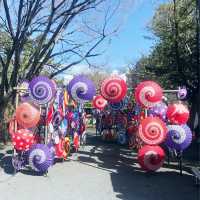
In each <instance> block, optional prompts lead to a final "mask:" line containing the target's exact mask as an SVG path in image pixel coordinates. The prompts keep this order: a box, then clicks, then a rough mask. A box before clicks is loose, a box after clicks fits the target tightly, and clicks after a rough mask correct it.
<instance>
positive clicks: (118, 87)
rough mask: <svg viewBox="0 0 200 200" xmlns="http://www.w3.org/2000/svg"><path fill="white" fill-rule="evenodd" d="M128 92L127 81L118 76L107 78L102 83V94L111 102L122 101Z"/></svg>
mask: <svg viewBox="0 0 200 200" xmlns="http://www.w3.org/2000/svg"><path fill="white" fill-rule="evenodd" d="M126 92H127V85H126V82H125V81H124V80H123V79H122V78H120V77H118V76H112V77H110V78H107V79H105V80H104V81H103V83H102V85H101V95H102V96H103V97H104V98H105V99H106V100H108V101H109V102H111V103H116V102H119V101H121V100H122V99H123V98H124V97H125V96H126Z"/></svg>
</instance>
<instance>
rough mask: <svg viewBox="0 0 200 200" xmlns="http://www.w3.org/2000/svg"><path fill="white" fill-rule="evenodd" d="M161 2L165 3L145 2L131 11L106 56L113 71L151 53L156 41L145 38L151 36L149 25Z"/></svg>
mask: <svg viewBox="0 0 200 200" xmlns="http://www.w3.org/2000/svg"><path fill="white" fill-rule="evenodd" d="M165 1H166V0H165ZM155 2H157V3H155ZM160 2H164V0H162V1H161V0H160V1H158V0H157V1H152V0H143V1H140V3H139V4H137V5H136V7H135V8H133V9H132V10H131V11H130V14H129V16H128V18H127V20H126V22H125V24H124V25H123V27H122V29H121V30H120V32H119V33H118V36H117V37H114V38H113V39H112V43H111V45H110V46H109V48H108V50H107V52H106V53H105V55H104V56H105V57H106V58H108V62H109V66H111V67H112V68H113V69H120V68H123V67H124V66H127V64H128V63H130V62H132V63H134V62H136V61H137V60H138V59H139V58H140V57H141V55H142V54H148V53H149V52H150V48H151V47H152V46H153V43H154V41H153V40H149V39H145V38H144V36H151V32H150V31H149V30H147V25H148V23H149V22H150V21H151V19H152V17H153V14H154V12H155V9H156V7H157V6H158V5H159V3H160ZM99 59H101V58H99Z"/></svg>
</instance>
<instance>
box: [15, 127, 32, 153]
mask: <svg viewBox="0 0 200 200" xmlns="http://www.w3.org/2000/svg"><path fill="white" fill-rule="evenodd" d="M12 143H13V145H14V148H15V149H17V150H19V151H26V150H28V149H29V148H30V147H31V146H32V145H33V144H34V136H33V133H32V131H30V130H28V129H20V130H18V131H16V132H15V133H14V134H12Z"/></svg>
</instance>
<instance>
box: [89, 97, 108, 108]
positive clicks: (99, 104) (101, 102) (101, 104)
mask: <svg viewBox="0 0 200 200" xmlns="http://www.w3.org/2000/svg"><path fill="white" fill-rule="evenodd" d="M92 104H93V107H94V108H96V109H99V110H103V109H104V108H105V106H106V105H107V101H106V100H105V99H104V98H103V97H102V96H101V95H98V96H95V97H94V99H93V101H92Z"/></svg>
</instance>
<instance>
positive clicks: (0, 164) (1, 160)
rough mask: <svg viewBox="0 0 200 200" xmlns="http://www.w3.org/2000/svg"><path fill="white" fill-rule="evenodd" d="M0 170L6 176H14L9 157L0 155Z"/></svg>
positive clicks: (10, 157)
mask: <svg viewBox="0 0 200 200" xmlns="http://www.w3.org/2000/svg"><path fill="white" fill-rule="evenodd" d="M0 168H2V169H3V170H4V172H5V173H6V174H14V168H13V166H12V156H11V155H5V154H3V153H0Z"/></svg>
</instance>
